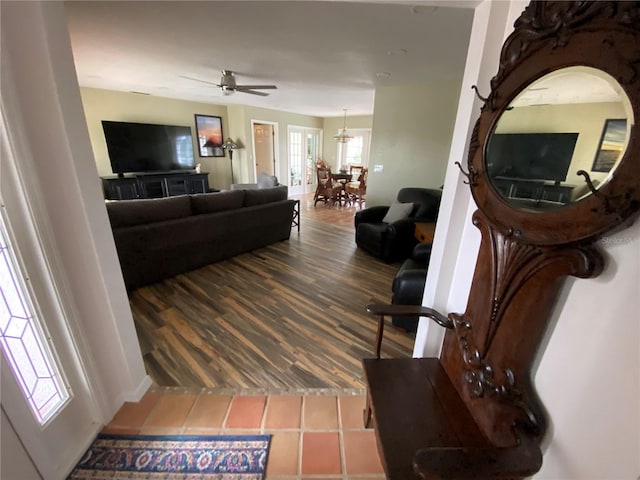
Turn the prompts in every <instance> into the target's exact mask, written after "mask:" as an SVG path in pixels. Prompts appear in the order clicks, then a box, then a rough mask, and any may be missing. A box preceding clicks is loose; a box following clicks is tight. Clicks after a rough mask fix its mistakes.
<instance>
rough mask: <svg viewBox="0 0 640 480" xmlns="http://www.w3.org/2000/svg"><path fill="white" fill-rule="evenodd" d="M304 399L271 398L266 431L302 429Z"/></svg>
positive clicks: (266, 419) (268, 404)
mask: <svg viewBox="0 0 640 480" xmlns="http://www.w3.org/2000/svg"><path fill="white" fill-rule="evenodd" d="M301 408H302V397H290V396H271V397H269V402H268V403H267V413H266V416H265V421H264V428H265V429H277V428H300V416H301V415H302V409H301Z"/></svg>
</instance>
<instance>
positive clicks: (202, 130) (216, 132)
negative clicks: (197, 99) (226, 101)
mask: <svg viewBox="0 0 640 480" xmlns="http://www.w3.org/2000/svg"><path fill="white" fill-rule="evenodd" d="M195 117H196V135H197V136H198V153H199V155H200V156H201V157H224V149H223V148H222V143H223V140H222V139H223V135H222V118H220V117H216V116H212V115H198V114H196V115H195Z"/></svg>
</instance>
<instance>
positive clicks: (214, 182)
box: [80, 88, 230, 188]
mask: <svg viewBox="0 0 640 480" xmlns="http://www.w3.org/2000/svg"><path fill="white" fill-rule="evenodd" d="M80 93H81V95H82V103H83V106H84V112H85V117H86V119H87V127H88V129H89V137H90V138H91V146H92V147H93V153H94V156H95V160H96V165H97V167H98V173H99V174H100V176H104V175H112V174H113V172H112V171H111V165H110V163H109V154H108V152H107V145H106V143H105V140H104V133H103V131H102V124H101V123H100V122H101V121H102V120H115V121H121V122H140V123H160V124H168V125H184V126H189V127H191V132H192V135H193V141H194V144H193V149H194V150H193V151H194V154H195V160H196V163H201V164H202V171H203V172H209V184H210V185H211V186H212V187H214V188H221V186H222V185H223V184H224V183H225V182H226V183H228V180H227V179H228V178H230V172H229V162H228V160H227V161H225V159H223V158H220V157H205V158H201V157H199V156H198V148H197V145H196V132H195V118H194V115H195V114H196V113H199V114H203V115H216V116H219V117H222V133H223V134H224V136H225V138H227V137H228V136H229V124H228V115H227V107H226V106H222V105H213V104H207V103H196V102H187V101H183V100H174V99H170V98H163V97H156V96H152V95H139V94H135V93H127V92H115V91H112V90H100V89H96V88H81V89H80Z"/></svg>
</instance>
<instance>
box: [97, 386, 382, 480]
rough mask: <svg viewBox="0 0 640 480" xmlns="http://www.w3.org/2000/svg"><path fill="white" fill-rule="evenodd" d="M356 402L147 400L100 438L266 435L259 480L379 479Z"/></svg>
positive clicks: (125, 410) (191, 396)
mask: <svg viewBox="0 0 640 480" xmlns="http://www.w3.org/2000/svg"><path fill="white" fill-rule="evenodd" d="M364 404H365V399H364V397H363V396H361V395H354V396H347V395H344V396H342V395H340V396H333V395H304V396H284V395H282V396H279V395H269V396H244V395H243V396H226V395H217V394H211V393H182V392H171V391H162V390H153V391H150V392H148V393H147V394H146V395H145V396H144V398H142V400H141V401H140V402H138V403H126V404H125V405H124V406H123V407H122V408H121V409H120V411H118V413H117V414H116V415H115V416H114V418H113V420H112V421H111V422H110V423H109V425H107V426H106V427H105V428H104V430H103V432H105V433H130V434H143V435H153V434H157V435H175V434H192V435H217V434H229V435H231V434H250V433H269V434H271V435H272V438H271V449H270V452H269V461H268V463H267V475H266V480H294V479H296V480H297V479H315V480H324V479H343V480H344V479H354V480H355V479H359V480H373V479H383V478H384V473H383V470H382V466H381V464H380V459H379V456H378V451H377V449H376V441H375V434H374V432H373V430H365V429H364V428H363V427H362V410H363V408H364Z"/></svg>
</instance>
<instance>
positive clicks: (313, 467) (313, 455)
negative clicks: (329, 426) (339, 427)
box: [301, 432, 341, 475]
mask: <svg viewBox="0 0 640 480" xmlns="http://www.w3.org/2000/svg"><path fill="white" fill-rule="evenodd" d="M301 473H302V474H303V475H315V474H318V475H327V474H339V473H341V465H340V439H339V438H338V432H304V433H303V434H302V472H301Z"/></svg>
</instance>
